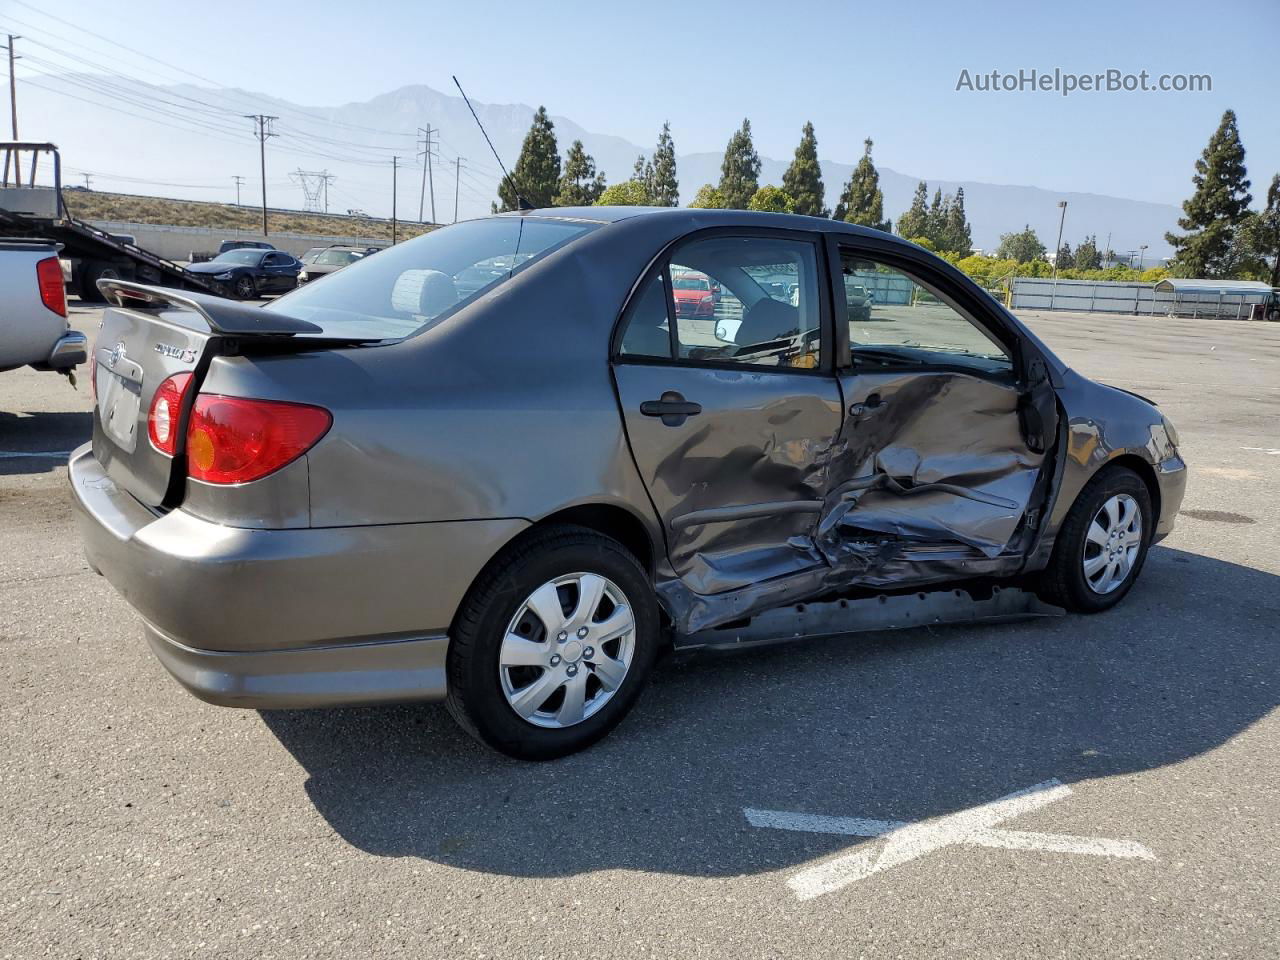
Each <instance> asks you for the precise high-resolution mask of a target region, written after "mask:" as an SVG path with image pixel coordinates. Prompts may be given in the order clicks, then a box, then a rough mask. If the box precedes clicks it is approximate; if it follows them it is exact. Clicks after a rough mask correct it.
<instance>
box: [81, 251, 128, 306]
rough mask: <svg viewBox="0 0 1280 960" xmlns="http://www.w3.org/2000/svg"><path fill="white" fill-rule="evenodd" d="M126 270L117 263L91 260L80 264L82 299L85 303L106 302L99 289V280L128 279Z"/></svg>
mask: <svg viewBox="0 0 1280 960" xmlns="http://www.w3.org/2000/svg"><path fill="white" fill-rule="evenodd" d="M127 279H130V278H129V277H127V276H125V271H124V270H123V269H122V268H120V267H117V266H116V265H115V264H111V263H103V262H101V261H99V260H89V261H86V262H83V263H81V265H80V299H81V300H83V301H84V302H85V303H106V300H107V298H106V297H104V296H103V295H102V291H100V290H99V289H98V281H99V280H127Z"/></svg>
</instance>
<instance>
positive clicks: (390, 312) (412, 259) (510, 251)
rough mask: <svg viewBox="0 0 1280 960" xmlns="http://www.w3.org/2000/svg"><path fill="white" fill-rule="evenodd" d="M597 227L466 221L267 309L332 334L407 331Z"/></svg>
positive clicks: (382, 334) (504, 220)
mask: <svg viewBox="0 0 1280 960" xmlns="http://www.w3.org/2000/svg"><path fill="white" fill-rule="evenodd" d="M597 226H598V224H594V223H576V222H570V221H565V220H543V219H537V218H533V217H494V218H491V219H486V220H468V221H465V222H463V223H457V224H454V225H453V226H451V227H443V228H441V229H439V230H433V231H431V232H430V233H427V234H423V235H422V236H420V237H415V238H414V239H413V240H408V241H406V242H405V243H402V244H399V245H398V246H395V247H391V248H390V249H388V250H385V251H382V252H380V253H379V254H378V255H377V256H376V257H362V258H361V259H360V260H358V261H357V262H355V263H353V264H352V265H351V266H350V267H348V268H347V269H345V270H343V271H341V272H339V273H335V274H332V275H331V276H329V277H326V278H325V281H324V283H317V284H307V285H306V286H302V287H299V288H298V289H297V290H295V291H293V292H292V293H289V294H286V295H285V296H283V297H281V298H279V299H278V300H275V301H274V302H272V303H269V304H267V305H266V306H265V307H263V308H262V309H264V310H279V311H280V312H281V313H286V314H288V315H289V316H291V317H297V318H298V319H301V320H309V321H310V322H312V323H315V324H318V325H319V326H321V327H323V328H324V332H325V334H326V335H328V336H336V337H377V338H380V339H381V338H385V339H394V338H399V337H407V336H409V335H410V334H411V333H414V332H416V331H418V330H421V329H423V328H425V327H426V326H428V325H430V324H432V323H434V322H437V321H439V320H441V319H443V318H444V317H445V316H447V315H448V314H450V313H453V312H454V311H455V310H457V309H458V308H460V307H462V306H464V305H465V304H467V303H469V302H470V301H472V300H474V299H475V298H476V297H478V296H480V295H481V294H483V293H486V292H487V291H488V290H490V289H492V288H493V287H495V286H497V285H498V284H499V283H502V282H503V281H504V280H506V279H507V278H509V277H510V276H511V275H512V274H514V273H515V272H517V271H518V270H519V269H521V268H522V267H524V266H526V265H528V264H529V263H531V262H532V261H534V260H537V259H538V258H539V257H542V256H545V255H546V254H548V253H550V252H551V251H552V250H555V249H556V248H557V247H560V246H563V245H564V244H566V243H569V242H570V241H572V240H574V239H576V238H578V237H580V236H582V235H583V234H585V233H587V232H588V231H590V230H593V229H595V228H596V227H597Z"/></svg>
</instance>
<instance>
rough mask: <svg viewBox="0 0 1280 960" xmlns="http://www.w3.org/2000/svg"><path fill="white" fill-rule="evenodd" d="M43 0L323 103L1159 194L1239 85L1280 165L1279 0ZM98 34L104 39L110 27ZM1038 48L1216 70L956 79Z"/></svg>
mask: <svg viewBox="0 0 1280 960" xmlns="http://www.w3.org/2000/svg"><path fill="white" fill-rule="evenodd" d="M42 5H45V0H0V31H10V30H12V31H16V32H18V33H28V34H30V35H31V36H32V37H36V36H39V35H40V32H39V31H40V29H41V28H48V29H50V30H55V31H57V32H59V33H62V34H64V35H69V34H72V33H75V32H77V30H85V31H92V32H94V33H97V34H99V35H100V36H102V37H107V38H111V39H117V40H120V41H121V42H124V43H127V44H128V45H129V46H132V47H134V48H135V49H138V50H143V51H154V52H155V53H156V55H157V56H159V57H161V58H163V59H165V60H168V61H170V62H175V63H179V64H181V65H183V66H185V67H186V68H187V69H189V70H191V71H193V72H195V73H198V74H200V75H201V76H204V77H207V78H209V79H210V80H214V81H217V82H219V83H221V84H225V85H228V86H240V87H243V88H245V89H250V90H257V91H262V92H265V93H268V94H272V95H276V96H280V97H284V98H286V99H289V100H292V101H294V102H297V103H301V104H304V105H311V106H327V105H336V104H342V103H348V102H352V101H362V100H366V99H369V98H371V97H373V96H376V95H378V94H381V93H385V92H387V91H390V90H393V89H395V88H397V87H400V86H404V85H408V84H427V85H428V86H431V87H434V88H436V89H438V90H442V91H446V90H447V91H451V90H452V81H451V80H450V76H451V75H452V74H457V75H458V77H459V79H461V80H462V82H463V84H464V86H465V87H466V89H467V92H468V93H469V94H470V95H471V96H472V97H473V98H474V99H477V100H481V101H484V102H489V103H528V104H534V105H537V104H545V105H546V106H547V108H548V110H549V111H550V112H551V113H553V114H560V115H564V116H568V117H571V118H573V119H574V120H575V121H576V122H578V123H580V124H581V125H582V126H583V127H585V128H587V129H588V130H592V131H594V132H597V133H609V134H615V135H618V136H622V137H625V138H627V139H629V140H632V141H634V142H637V143H641V144H648V143H652V142H653V141H654V139H655V138H656V133H657V131H658V129H659V128H660V126H661V125H662V123H663V121H666V120H669V121H670V122H671V125H672V132H673V136H674V138H675V142H676V148H677V150H678V151H679V152H680V153H688V152H698V151H715V152H719V151H722V150H723V149H724V145H725V142H726V140H727V139H728V137H729V135H730V133H731V132H732V131H733V129H734V128H735V127H736V126H737V125H738V124H739V123H740V122H741V120H742V118H743V117H749V118H750V119H751V122H752V129H753V131H754V134H755V142H756V147H757V149H758V150H759V152H760V153H762V154H764V155H766V156H774V157H778V158H785V157H789V156H790V155H791V153H792V151H793V150H794V149H795V144H796V141H797V140H798V138H799V132H800V128H801V126H802V125H803V124H804V123H805V121H812V122H813V123H814V125H815V127H816V130H817V136H818V141H819V151H820V156H821V157H822V158H823V159H833V160H838V161H843V162H853V161H854V160H856V158H857V157H858V156H859V155H860V154H861V152H862V143H863V140H864V139H865V138H866V137H871V138H873V139H874V141H875V152H874V156H875V160H876V162H877V163H879V164H882V165H885V166H887V167H890V168H892V169H895V170H898V171H901V172H903V173H909V174H911V175H913V176H921V177H926V178H937V179H950V180H977V181H985V182H990V183H1010V184H1029V185H1034V186H1040V187H1045V188H1048V189H1053V190H1063V191H1085V192H1094V193H1104V194H1110V195H1114V196H1122V197H1130V198H1134V199H1140V200H1152V201H1158V202H1166V203H1178V202H1181V201H1182V200H1183V199H1185V197H1186V196H1187V195H1188V194H1189V193H1190V190H1191V183H1190V177H1191V174H1192V172H1193V170H1192V167H1193V164H1194V161H1195V159H1196V157H1197V156H1198V155H1199V153H1200V151H1201V150H1202V149H1203V148H1204V145H1205V143H1206V142H1207V140H1208V138H1209V136H1210V134H1211V133H1212V132H1213V130H1214V128H1215V127H1216V126H1217V123H1218V121H1219V119H1220V117H1221V115H1222V111H1223V110H1224V109H1226V108H1228V107H1231V108H1233V109H1235V111H1236V112H1237V114H1238V116H1239V124H1240V131H1241V135H1242V139H1243V141H1244V144H1245V147H1246V150H1247V163H1248V166H1249V169H1250V172H1251V176H1252V180H1253V183H1254V187H1253V193H1254V196H1255V198H1257V199H1259V200H1260V199H1261V198H1262V196H1263V195H1264V194H1265V191H1266V184H1267V183H1268V182H1269V181H1270V179H1271V176H1272V174H1273V173H1276V172H1280V106H1277V103H1278V102H1280V100H1278V99H1277V91H1276V80H1275V76H1274V64H1275V53H1274V47H1275V38H1276V37H1277V36H1280V0H1219V2H1216V3H1213V4H1206V3H1203V2H1199V3H1191V2H1182V0H1167V2H1162V3H1159V4H1150V3H1137V2H1133V0H1113V2H1108V3H1089V2H1083V0H1073V2H1071V3H1067V4H1062V3H1056V4H1052V5H1049V4H1046V5H1043V6H1041V5H1037V4H1034V3H1028V2H1027V0H1021V2H1019V3H1003V2H982V0H968V2H966V3H963V4H957V3H954V2H947V3H942V2H934V0H915V2H911V3H885V2H883V0H879V2H874V3H863V2H844V3H839V2H822V3H806V2H803V0H790V2H787V3H778V2H774V3H757V2H751V0H736V2H722V0H705V2H698V0H685V2H682V3H665V2H659V0H646V2H645V3H641V4H636V3H618V2H610V0H595V2H592V3H569V2H563V3H543V4H531V3H528V2H524V3H510V2H506V0H487V2H482V3H460V2H457V0H452V2H447V3H435V2H406V0H380V2H377V3H364V4H353V3H351V2H350V0H344V2H330V0H307V2H306V3H263V2H261V0H258V2H246V0H219V2H218V3H203V4H201V3H189V4H174V3H173V2H172V0H167V2H164V3H159V2H152V0H129V2H128V3H121V2H119V0H111V2H102V0H58V2H57V3H56V4H52V5H48V6H45V9H47V10H49V11H50V12H56V15H57V16H58V17H60V18H62V20H64V21H69V22H70V23H71V24H74V25H76V26H75V27H70V26H68V25H66V24H65V23H56V22H53V21H49V20H48V19H46V18H44V17H43V15H42V14H41V13H40V12H39V9H40V7H41V6H42ZM86 44H92V51H93V55H94V57H96V58H98V59H99V60H101V58H102V51H103V49H104V44H103V43H101V42H100V41H99V40H96V39H92V38H88V37H86ZM19 46H20V48H21V43H20V44H19ZM119 56H120V59H119V60H118V61H115V62H114V65H115V68H116V69H117V70H119V71H120V72H122V73H128V74H131V75H137V76H140V77H144V78H146V79H151V80H158V79H160V75H159V74H158V73H155V72H151V71H154V70H156V67H155V65H154V64H150V63H149V62H147V61H145V60H142V59H139V58H137V57H135V56H134V55H132V54H129V53H126V52H123V51H121V52H120V54H119ZM19 66H20V69H19V72H18V75H19V77H22V76H23V75H24V74H23V69H22V65H21V64H20V65H19ZM1033 68H1034V69H1036V70H1039V71H1041V72H1042V73H1044V72H1048V73H1050V74H1051V73H1052V72H1053V71H1054V69H1055V68H1057V69H1061V70H1063V71H1066V72H1071V73H1076V74H1092V73H1095V72H1101V71H1105V70H1107V69H1116V70H1119V71H1121V72H1122V73H1132V74H1137V73H1139V72H1140V71H1143V70H1146V71H1148V72H1149V73H1150V74H1151V76H1152V78H1153V80H1154V79H1155V78H1156V77H1158V76H1159V75H1160V74H1165V73H1168V74H1208V75H1210V76H1211V77H1212V90H1211V91H1208V92H1163V93H1160V92H1146V93H1144V92H1132V93H1127V92H1076V93H1074V94H1072V95H1071V96H1066V97H1064V96H1062V95H1060V94H1059V93H1055V92H1031V91H1016V92H1004V91H999V92H982V91H976V90H973V91H971V90H957V89H956V87H957V83H958V81H959V80H960V77H961V71H962V70H968V71H969V75H970V77H976V76H978V75H981V74H989V73H990V72H991V71H992V70H998V71H1000V72H1001V73H1015V74H1016V73H1017V72H1018V71H1019V70H1020V69H1024V70H1031V69H1033ZM169 79H170V80H176V79H178V78H175V77H169ZM121 159H122V162H123V160H124V159H127V158H121ZM1255 205H1256V204H1255Z"/></svg>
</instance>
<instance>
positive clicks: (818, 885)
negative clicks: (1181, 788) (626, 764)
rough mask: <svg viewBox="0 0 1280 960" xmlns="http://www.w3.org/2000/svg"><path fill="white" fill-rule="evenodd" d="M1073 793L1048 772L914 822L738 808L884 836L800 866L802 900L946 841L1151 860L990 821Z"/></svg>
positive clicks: (781, 824)
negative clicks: (1044, 777) (812, 864)
mask: <svg viewBox="0 0 1280 960" xmlns="http://www.w3.org/2000/svg"><path fill="white" fill-rule="evenodd" d="M1069 796H1071V788H1070V787H1067V786H1066V785H1065V784H1063V783H1061V782H1060V781H1058V780H1046V781H1045V782H1044V783H1038V784H1036V785H1035V786H1032V787H1027V788H1026V789H1025V790H1019V791H1017V792H1015V793H1011V794H1009V795H1008V796H1005V797H1001V798H1000V799H999V800H993V801H992V802H990V803H984V804H982V805H980V806H977V807H972V808H970V809H968V810H961V811H960V812H959V813H952V814H949V815H947V816H945V817H936V818H934V819H931V820H922V821H920V822H918V823H911V822H905V821H900V820H868V819H863V818H861V817H823V816H814V815H812V814H806V813H786V812H783V811H779V810H756V809H753V808H749V807H748V808H744V809H743V811H742V812H743V814H745V815H746V818H747V822H748V823H750V824H751V825H752V826H753V827H762V828H766V829H771V830H796V831H801V832H804V833H831V834H838V835H842V836H854V837H882V838H884V840H885V842H884V843H883V844H878V845H874V846H871V847H869V848H866V849H859V850H855V851H854V852H852V853H848V854H845V855H843V856H840V857H836V858H835V859H834V860H829V861H827V862H826V863H823V864H819V865H818V866H816V867H810V868H808V869H806V870H802V871H800V872H799V873H797V874H796V875H795V876H793V877H791V879H789V880H788V881H787V885H788V886H789V887H791V889H792V890H793V891H794V892H795V895H796V896H797V897H798V898H799V899H801V900H812V899H813V898H814V897H820V896H822V895H823V894H825V893H831V892H833V891H835V890H839V889H841V888H842V887H846V886H848V885H849V884H851V883H853V882H855V881H857V880H862V879H864V878H866V877H869V876H871V875H872V874H875V873H880V872H882V871H884V870H888V869H889V868H891V867H896V866H898V865H900V864H903V863H906V862H908V861H909V860H915V859H917V858H918V857H923V856H924V855H925V854H927V853H932V852H933V851H935V850H940V849H942V848H943V847H950V846H975V847H994V848H997V849H1002V850H1043V851H1047V852H1049V853H1074V854H1083V855H1086V856H1097V857H1124V858H1133V859H1138V860H1154V859H1155V854H1153V853H1152V852H1151V851H1150V850H1148V849H1147V848H1146V847H1145V846H1143V845H1142V844H1140V843H1135V842H1133V841H1130V840H1108V839H1106V838H1103V837H1074V836H1067V835H1064V834H1057V833H1034V832H1027V831H1021V830H1000V829H996V825H997V824H1000V823H1004V822H1005V821H1006V820H1012V819H1014V818H1015V817H1020V816H1022V815H1023V814H1024V813H1029V812H1031V811H1032V810H1037V809H1039V808H1040V807H1044V806H1047V805H1048V804H1051V803H1054V802H1056V801H1058V800H1063V799H1065V798H1067V797H1069Z"/></svg>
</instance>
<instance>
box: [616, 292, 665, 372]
mask: <svg viewBox="0 0 1280 960" xmlns="http://www.w3.org/2000/svg"><path fill="white" fill-rule="evenodd" d="M663 277H664V273H657V274H654V276H653V277H652V278H651V279H649V280H647V281H645V285H644V288H643V289H642V290H640V291H638V292H637V294H636V296H635V298H634V299H632V301H631V306H630V307H628V309H627V316H626V319H625V320H624V321H623V324H624V326H623V331H622V345H621V353H622V354H623V355H624V356H634V357H661V358H663V359H666V360H670V359H671V330H670V325H669V324H668V322H667V291H666V287H665V284H664V282H663Z"/></svg>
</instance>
